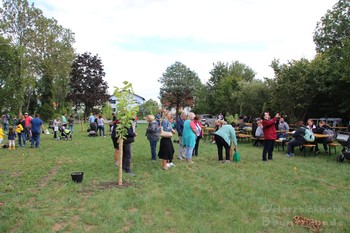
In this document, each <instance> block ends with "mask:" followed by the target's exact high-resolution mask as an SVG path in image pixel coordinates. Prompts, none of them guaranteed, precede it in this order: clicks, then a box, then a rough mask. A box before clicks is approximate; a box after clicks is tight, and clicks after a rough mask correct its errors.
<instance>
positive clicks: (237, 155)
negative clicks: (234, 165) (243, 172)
mask: <svg viewBox="0 0 350 233" xmlns="http://www.w3.org/2000/svg"><path fill="white" fill-rule="evenodd" d="M233 161H235V162H240V161H241V155H240V154H239V153H238V151H235V154H234V155H233Z"/></svg>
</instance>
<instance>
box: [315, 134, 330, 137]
mask: <svg viewBox="0 0 350 233" xmlns="http://www.w3.org/2000/svg"><path fill="white" fill-rule="evenodd" d="M314 135H315V138H328V135H327V134H319V133H315V134H314Z"/></svg>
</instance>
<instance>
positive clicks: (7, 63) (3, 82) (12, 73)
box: [0, 36, 18, 111]
mask: <svg viewBox="0 0 350 233" xmlns="http://www.w3.org/2000/svg"><path fill="white" fill-rule="evenodd" d="M17 62H18V60H17V52H16V49H15V48H14V47H13V46H11V45H10V44H9V41H8V40H5V39H4V38H2V37H1V36H0V70H1V72H0V103H1V104H2V108H7V109H10V108H11V106H13V105H14V104H15V101H16V100H15V99H14V98H11V97H13V96H14V93H15V92H16V87H17V83H16V76H17V69H16V67H17V66H16V63H17ZM11 110H13V109H12V108H11ZM0 111H1V109H0Z"/></svg>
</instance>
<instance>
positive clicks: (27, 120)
mask: <svg viewBox="0 0 350 233" xmlns="http://www.w3.org/2000/svg"><path fill="white" fill-rule="evenodd" d="M32 119H33V118H32V117H31V116H29V115H28V113H27V112H26V113H24V122H25V125H24V126H25V127H24V134H23V136H24V138H23V140H24V141H26V140H31V136H32V133H31V131H30V122H31V121H32ZM24 146H25V143H24Z"/></svg>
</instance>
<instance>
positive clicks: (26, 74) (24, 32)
mask: <svg viewBox="0 0 350 233" xmlns="http://www.w3.org/2000/svg"><path fill="white" fill-rule="evenodd" d="M41 14H42V12H41V11H40V10H39V9H37V8H35V7H34V4H32V5H31V6H30V5H29V3H28V1H26V0H21V1H19V0H4V1H3V7H2V8H0V29H1V30H0V33H1V34H2V35H3V36H4V37H5V38H7V39H9V40H10V43H11V44H12V45H14V46H15V47H16V49H17V51H18V55H17V56H18V62H17V65H16V69H17V76H16V77H14V79H15V82H16V83H17V86H16V90H15V92H14V93H13V95H14V97H15V99H16V102H17V105H18V114H22V108H23V106H24V102H25V100H27V103H29V102H30V95H29V94H31V93H32V89H33V85H34V82H33V81H32V80H33V76H34V75H33V69H30V62H31V58H30V55H31V51H29V50H28V49H27V45H28V43H30V41H31V40H32V35H33V28H35V22H36V19H37V17H38V16H39V15H41ZM27 109H28V105H27Z"/></svg>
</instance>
